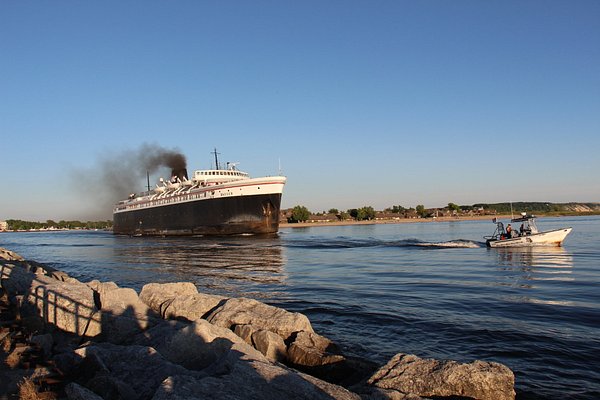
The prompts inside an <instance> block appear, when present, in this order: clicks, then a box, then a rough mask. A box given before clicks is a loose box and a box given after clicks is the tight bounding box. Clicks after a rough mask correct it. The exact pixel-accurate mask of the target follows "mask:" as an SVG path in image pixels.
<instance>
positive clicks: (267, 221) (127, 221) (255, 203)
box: [113, 193, 281, 236]
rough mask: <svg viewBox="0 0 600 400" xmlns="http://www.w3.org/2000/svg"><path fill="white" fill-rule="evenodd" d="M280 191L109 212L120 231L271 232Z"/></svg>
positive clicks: (115, 230)
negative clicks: (277, 192) (111, 213)
mask: <svg viewBox="0 0 600 400" xmlns="http://www.w3.org/2000/svg"><path fill="white" fill-rule="evenodd" d="M280 203H281V194H280V193H279V194H263V195H251V196H236V197H225V198H217V199H207V200H198V201H194V202H187V203H178V204H169V205H163V206H160V207H152V208H146V209H139V210H131V211H126V212H118V213H114V214H113V233H115V234H123V235H153V236H157V235H158V236H164V235H235V234H243V233H255V234H256V233H262V234H264V233H275V232H277V231H278V229H279V206H280Z"/></svg>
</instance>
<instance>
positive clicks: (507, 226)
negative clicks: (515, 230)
mask: <svg viewBox="0 0 600 400" xmlns="http://www.w3.org/2000/svg"><path fill="white" fill-rule="evenodd" d="M506 237H507V238H508V239H510V238H511V237H512V226H510V224H508V225H506Z"/></svg>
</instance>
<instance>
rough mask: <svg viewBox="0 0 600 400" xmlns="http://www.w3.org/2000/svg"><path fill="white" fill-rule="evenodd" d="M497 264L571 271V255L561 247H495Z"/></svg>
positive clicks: (508, 266) (510, 266)
mask: <svg viewBox="0 0 600 400" xmlns="http://www.w3.org/2000/svg"><path fill="white" fill-rule="evenodd" d="M495 250H496V251H497V253H498V265H500V266H504V267H507V268H555V269H560V270H564V272H567V273H571V268H572V267H573V256H572V255H571V254H570V253H569V252H567V251H566V250H565V249H564V248H563V247H523V248H501V249H495Z"/></svg>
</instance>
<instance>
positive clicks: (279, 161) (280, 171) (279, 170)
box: [279, 157, 281, 176]
mask: <svg viewBox="0 0 600 400" xmlns="http://www.w3.org/2000/svg"><path fill="white" fill-rule="evenodd" d="M279 176H281V157H279Z"/></svg>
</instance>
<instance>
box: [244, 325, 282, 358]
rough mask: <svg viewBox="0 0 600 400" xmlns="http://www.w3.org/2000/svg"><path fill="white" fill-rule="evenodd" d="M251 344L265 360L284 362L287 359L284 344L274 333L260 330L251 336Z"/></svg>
mask: <svg viewBox="0 0 600 400" xmlns="http://www.w3.org/2000/svg"><path fill="white" fill-rule="evenodd" d="M252 344H253V345H254V347H255V348H256V350H258V351H260V352H261V353H262V354H263V355H264V356H265V357H267V360H269V361H279V362H284V361H285V360H286V358H287V349H286V347H285V342H284V341H283V339H282V338H281V336H279V335H278V334H276V333H273V332H270V331H265V330H260V331H258V332H255V333H253V334H252Z"/></svg>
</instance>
